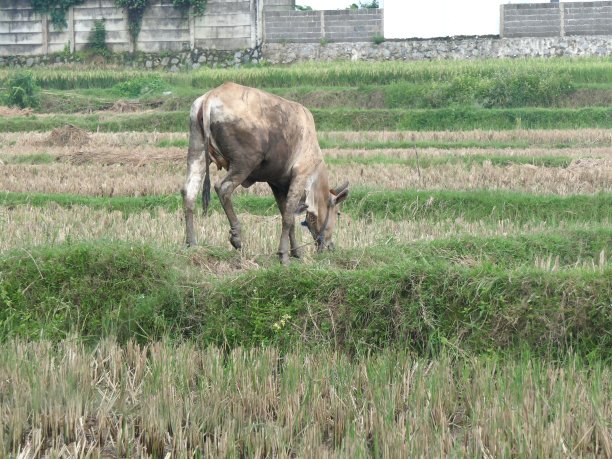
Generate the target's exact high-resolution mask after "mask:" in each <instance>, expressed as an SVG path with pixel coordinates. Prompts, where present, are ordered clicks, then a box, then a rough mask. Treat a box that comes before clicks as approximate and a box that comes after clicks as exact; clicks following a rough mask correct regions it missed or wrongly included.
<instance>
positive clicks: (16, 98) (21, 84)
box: [2, 70, 40, 108]
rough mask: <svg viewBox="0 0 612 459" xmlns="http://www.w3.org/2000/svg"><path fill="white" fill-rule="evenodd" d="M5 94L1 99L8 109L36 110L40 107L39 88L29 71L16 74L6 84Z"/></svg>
mask: <svg viewBox="0 0 612 459" xmlns="http://www.w3.org/2000/svg"><path fill="white" fill-rule="evenodd" d="M6 87H7V93H6V94H5V95H4V96H3V97H2V99H4V103H5V104H6V105H8V106H9V107H14V106H16V107H19V108H36V107H38V106H40V88H39V87H38V85H37V84H36V82H35V81H34V76H33V74H32V72H31V71H28V70H26V71H21V72H17V73H16V74H15V75H13V76H12V77H10V78H9V79H8V80H7V83H6Z"/></svg>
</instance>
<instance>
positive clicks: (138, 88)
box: [114, 74, 167, 97]
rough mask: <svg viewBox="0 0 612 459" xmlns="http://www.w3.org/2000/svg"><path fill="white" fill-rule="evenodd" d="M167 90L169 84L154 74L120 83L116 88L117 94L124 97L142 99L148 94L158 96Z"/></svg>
mask: <svg viewBox="0 0 612 459" xmlns="http://www.w3.org/2000/svg"><path fill="white" fill-rule="evenodd" d="M166 88H167V83H166V82H165V81H164V80H163V79H162V77H161V76H159V75H156V74H153V75H146V76H142V77H138V78H132V79H131V80H128V81H124V82H123V83H118V84H116V85H115V86H114V89H115V91H116V92H118V93H119V94H121V95H122V96H124V97H140V96H144V95H147V94H158V93H160V92H162V91H163V90H164V89H166Z"/></svg>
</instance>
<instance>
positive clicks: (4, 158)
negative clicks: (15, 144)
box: [0, 153, 55, 164]
mask: <svg viewBox="0 0 612 459" xmlns="http://www.w3.org/2000/svg"><path fill="white" fill-rule="evenodd" d="M0 161H1V162H3V163H4V164H51V163H53V162H55V156H53V155H50V154H49V153H33V154H30V155H0Z"/></svg>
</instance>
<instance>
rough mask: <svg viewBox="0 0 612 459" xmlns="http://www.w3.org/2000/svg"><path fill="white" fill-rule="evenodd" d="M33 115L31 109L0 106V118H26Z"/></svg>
mask: <svg viewBox="0 0 612 459" xmlns="http://www.w3.org/2000/svg"><path fill="white" fill-rule="evenodd" d="M32 113H33V111H32V109H31V108H18V107H4V106H0V116H27V115H31V114H32Z"/></svg>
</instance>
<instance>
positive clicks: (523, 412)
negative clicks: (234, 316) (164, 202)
mask: <svg viewBox="0 0 612 459" xmlns="http://www.w3.org/2000/svg"><path fill="white" fill-rule="evenodd" d="M50 368H52V369H53V370H51V371H50V370H49V369H50ZM0 378H2V381H3V382H4V381H7V382H8V383H5V385H4V386H0V387H3V392H4V397H3V406H4V408H5V409H4V410H3V411H2V412H1V413H0V427H1V428H0V454H2V455H4V456H8V457H11V456H19V455H20V454H21V455H22V456H23V457H29V456H30V455H33V453H34V452H38V454H41V455H44V456H45V457H47V456H54V455H55V456H56V457H74V456H75V452H76V451H81V452H82V453H83V454H85V453H87V454H88V455H91V456H94V457H96V456H111V457H127V456H131V457H145V458H148V457H168V456H172V457H210V458H217V457H218V458H224V457H241V456H242V457H252V458H264V457H279V458H286V457H329V458H341V457H342V458H346V457H432V458H433V457H441V456H454V457H479V456H486V457H511V456H516V457H564V456H565V455H567V454H569V453H571V454H572V455H574V456H589V457H606V456H609V455H610V454H612V445H611V444H610V426H609V425H607V424H606V417H607V414H608V411H607V406H606V400H608V399H609V398H610V395H611V394H610V385H609V381H610V379H611V378H612V374H610V369H609V367H606V366H603V365H601V364H594V365H588V364H587V363H586V362H585V361H584V360H582V359H580V358H578V357H573V356H572V357H568V358H567V359H566V360H565V361H564V362H563V363H557V364H555V363H550V362H547V361H540V360H537V359H533V358H532V357H530V356H529V355H524V356H519V357H517V358H515V359H501V360H500V359H498V358H496V357H486V356H485V357H479V358H464V357H461V358H457V357H456V356H453V355H452V353H445V354H443V355H441V356H439V357H437V358H435V359H433V360H424V359H420V358H416V357H414V356H413V355H411V354H409V353H407V352H402V351H400V352H397V353H395V352H383V353H379V354H376V355H370V356H362V357H358V358H353V359H351V358H347V357H346V356H345V355H342V354H337V353H328V352H321V351H315V352H305V351H300V350H295V351H293V352H290V353H287V354H282V353H280V352H279V351H278V350H277V349H275V348H261V349H254V350H250V351H249V350H243V349H236V350H234V351H232V352H231V353H226V352H224V351H223V350H222V349H219V348H216V347H208V348H204V349H200V348H197V347H195V346H193V345H191V344H172V343H169V342H156V343H151V344H148V345H144V346H141V345H138V344H135V343H130V344H128V345H127V346H125V347H120V346H118V345H117V344H115V343H114V342H113V341H112V340H105V341H102V342H100V343H99V344H98V345H97V346H95V347H94V348H93V349H88V348H85V347H83V346H81V345H78V344H75V343H74V342H71V341H63V342H61V343H59V344H58V345H54V344H52V343H49V342H40V343H24V342H20V341H14V342H10V343H5V344H3V345H2V346H0ZM570 414H571V415H570ZM485 453H486V454H485Z"/></svg>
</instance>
